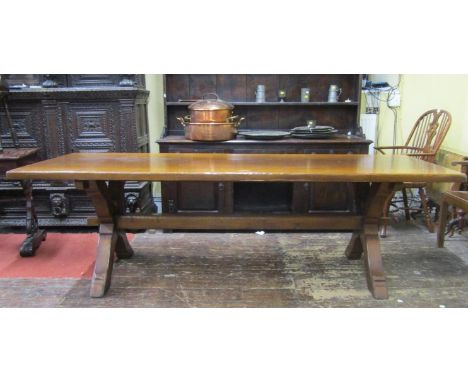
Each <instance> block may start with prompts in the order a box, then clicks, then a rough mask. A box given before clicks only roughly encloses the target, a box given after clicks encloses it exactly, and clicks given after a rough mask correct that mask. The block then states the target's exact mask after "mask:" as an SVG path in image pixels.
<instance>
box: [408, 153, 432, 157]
mask: <svg viewBox="0 0 468 382" xmlns="http://www.w3.org/2000/svg"><path fill="white" fill-rule="evenodd" d="M405 155H407V156H409V157H420V156H424V157H435V155H436V153H411V154H405Z"/></svg>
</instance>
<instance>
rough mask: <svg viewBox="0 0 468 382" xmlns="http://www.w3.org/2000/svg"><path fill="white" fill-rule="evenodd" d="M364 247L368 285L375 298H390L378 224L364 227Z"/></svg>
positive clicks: (362, 236)
mask: <svg viewBox="0 0 468 382" xmlns="http://www.w3.org/2000/svg"><path fill="white" fill-rule="evenodd" d="M361 240H362V243H363V247H364V260H365V263H366V270H367V285H368V288H369V290H370V292H371V293H372V295H373V296H374V298H376V299H379V300H382V299H387V298H388V290H387V285H386V279H385V274H384V270H383V262H382V255H381V253H380V239H379V230H378V227H377V225H376V224H372V225H370V224H369V225H368V224H365V225H364V230H363V233H362V235H361Z"/></svg>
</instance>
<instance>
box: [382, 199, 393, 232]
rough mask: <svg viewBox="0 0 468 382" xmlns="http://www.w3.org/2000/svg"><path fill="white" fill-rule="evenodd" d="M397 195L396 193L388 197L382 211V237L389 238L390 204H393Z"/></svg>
mask: <svg viewBox="0 0 468 382" xmlns="http://www.w3.org/2000/svg"><path fill="white" fill-rule="evenodd" d="M394 195H395V193H394V192H392V194H391V195H390V196H389V197H388V199H387V200H386V201H385V204H384V207H383V211H382V219H381V224H380V233H379V234H380V237H387V225H388V221H389V218H388V211H389V210H390V204H391V203H392V199H393V196H394Z"/></svg>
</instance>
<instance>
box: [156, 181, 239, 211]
mask: <svg viewBox="0 0 468 382" xmlns="http://www.w3.org/2000/svg"><path fill="white" fill-rule="evenodd" d="M161 190H162V195H163V197H162V207H163V212H164V213H191V212H194V213H195V212H196V213H232V210H233V200H232V198H233V196H232V195H233V185H232V182H161Z"/></svg>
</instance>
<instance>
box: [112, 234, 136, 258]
mask: <svg viewBox="0 0 468 382" xmlns="http://www.w3.org/2000/svg"><path fill="white" fill-rule="evenodd" d="M133 253H134V252H133V248H132V247H131V246H130V243H129V242H128V238H127V234H126V233H125V232H118V233H117V242H116V245H115V255H116V256H117V258H118V259H129V258H131V257H132V256H133Z"/></svg>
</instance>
